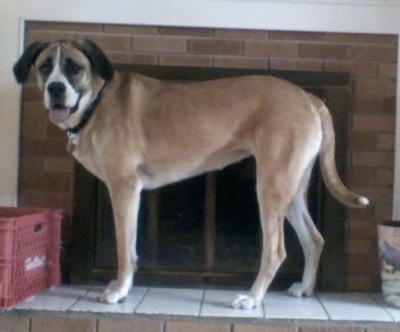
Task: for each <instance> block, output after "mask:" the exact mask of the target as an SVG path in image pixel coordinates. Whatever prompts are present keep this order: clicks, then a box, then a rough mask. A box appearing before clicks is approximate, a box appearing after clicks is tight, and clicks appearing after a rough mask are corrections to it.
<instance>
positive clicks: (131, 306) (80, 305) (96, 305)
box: [70, 287, 147, 314]
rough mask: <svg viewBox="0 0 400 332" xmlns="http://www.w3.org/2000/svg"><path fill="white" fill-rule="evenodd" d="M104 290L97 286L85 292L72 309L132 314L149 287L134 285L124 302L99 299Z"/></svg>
mask: <svg viewBox="0 0 400 332" xmlns="http://www.w3.org/2000/svg"><path fill="white" fill-rule="evenodd" d="M103 290H104V288H103V287H96V288H94V289H93V290H91V291H90V292H88V293H87V294H85V295H84V296H83V297H82V298H81V299H80V300H79V301H78V302H77V303H76V304H74V305H73V306H72V308H71V309H70V310H71V311H75V312H77V311H80V312H102V313H106V312H107V313H121V314H131V313H133V312H134V311H135V309H136V307H137V306H138V304H139V303H140V301H142V299H143V297H144V295H145V294H146V292H147V288H144V287H134V288H133V289H132V290H131V291H130V293H129V294H128V296H127V297H126V299H125V301H124V302H122V303H116V304H109V303H102V302H99V301H98V300H97V298H98V296H99V295H100V294H101V292H102V291H103Z"/></svg>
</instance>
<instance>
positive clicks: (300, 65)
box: [270, 58, 323, 71]
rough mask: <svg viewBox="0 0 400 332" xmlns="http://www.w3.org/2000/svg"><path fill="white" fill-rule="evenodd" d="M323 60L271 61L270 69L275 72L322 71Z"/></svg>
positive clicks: (273, 59) (274, 59)
mask: <svg viewBox="0 0 400 332" xmlns="http://www.w3.org/2000/svg"><path fill="white" fill-rule="evenodd" d="M322 68H323V63H322V60H308V59H276V58H272V59H271V60H270V69H273V70H310V71H322Z"/></svg>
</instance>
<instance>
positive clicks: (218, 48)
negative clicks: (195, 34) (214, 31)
mask: <svg viewBox="0 0 400 332" xmlns="http://www.w3.org/2000/svg"><path fill="white" fill-rule="evenodd" d="M189 52H190V53H193V54H210V55H242V54H243V43H242V42H241V41H238V40H229V39H210V40H209V39H191V40H190V41H189Z"/></svg>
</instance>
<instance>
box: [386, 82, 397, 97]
mask: <svg viewBox="0 0 400 332" xmlns="http://www.w3.org/2000/svg"><path fill="white" fill-rule="evenodd" d="M384 86H385V94H384V95H385V96H396V95H397V86H396V83H395V82H394V81H388V82H386V84H385V85H384Z"/></svg>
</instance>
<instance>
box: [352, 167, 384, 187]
mask: <svg viewBox="0 0 400 332" xmlns="http://www.w3.org/2000/svg"><path fill="white" fill-rule="evenodd" d="M376 174H377V170H376V169H374V168H366V167H353V168H352V169H350V170H349V171H348V172H347V177H346V180H347V181H348V182H350V183H353V184H375V183H376V178H377V175H376Z"/></svg>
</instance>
